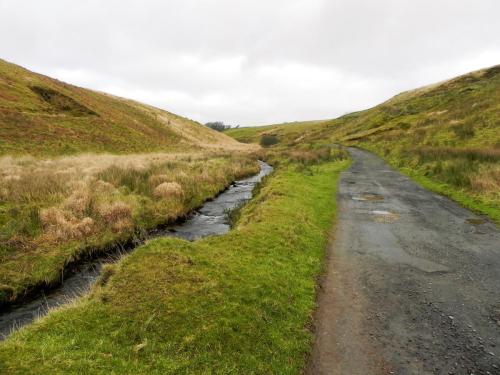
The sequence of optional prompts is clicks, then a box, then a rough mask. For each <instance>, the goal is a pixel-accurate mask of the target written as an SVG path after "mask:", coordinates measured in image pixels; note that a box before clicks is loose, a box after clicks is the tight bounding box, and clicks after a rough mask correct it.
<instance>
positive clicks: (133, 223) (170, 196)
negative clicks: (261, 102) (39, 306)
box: [0, 151, 258, 304]
mask: <svg viewBox="0 0 500 375" xmlns="http://www.w3.org/2000/svg"><path fill="white" fill-rule="evenodd" d="M0 166H1V172H0V304H1V303H2V302H6V301H12V300H15V299H16V298H18V297H19V296H22V295H23V293H24V292H25V291H26V290H29V289H30V288H33V287H36V286H38V285H41V284H50V283H51V282H53V281H55V280H58V279H59V277H60V272H61V270H62V269H63V268H64V266H65V264H66V263H67V262H69V261H72V260H74V259H75V258H78V257H79V256H81V255H82V254H86V253H88V252H89V251H92V250H95V249H98V248H102V247H104V246H108V245H110V244H113V243H116V242H119V241H125V240H127V239H129V238H131V237H132V236H133V235H135V234H137V233H138V232H141V231H145V230H148V229H151V228H154V227H156V226H158V225H160V224H164V223H167V222H171V221H173V220H175V219H177V218H179V217H182V216H183V215H185V214H186V213H188V212H189V211H190V210H192V209H193V208H196V207H198V206H200V205H201V204H202V203H203V202H204V201H205V200H207V199H209V198H212V197H214V196H215V195H216V194H217V193H218V192H219V191H221V190H223V189H224V188H225V187H226V186H227V185H228V184H229V183H230V182H232V181H234V180H235V179H238V178H241V177H243V176H247V175H250V174H254V173H257V171H258V165H257V163H256V161H255V159H254V157H252V156H250V155H242V156H236V155H234V154H229V153H224V154H222V153H215V152H206V151H205V152H203V153H191V154H186V153H184V154H172V153H170V154H136V155H126V156H117V155H103V154H101V155H80V156H72V157H63V158H57V159H36V158H29V157H24V158H12V157H4V158H0Z"/></svg>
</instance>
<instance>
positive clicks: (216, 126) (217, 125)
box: [205, 121, 231, 132]
mask: <svg viewBox="0 0 500 375" xmlns="http://www.w3.org/2000/svg"><path fill="white" fill-rule="evenodd" d="M205 126H208V127H209V128H211V129H214V130H217V131H218V132H222V131H224V130H226V129H230V128H231V125H226V124H224V123H223V122H222V121H214V122H207V123H206V124H205Z"/></svg>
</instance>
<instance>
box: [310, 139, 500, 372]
mask: <svg viewBox="0 0 500 375" xmlns="http://www.w3.org/2000/svg"><path fill="white" fill-rule="evenodd" d="M351 155H352V158H353V165H352V167H351V168H350V169H349V170H348V171H346V172H344V173H343V175H342V177H341V180H340V186H339V196H338V200H339V216H338V223H337V225H336V228H335V230H334V233H332V240H331V245H330V247H329V250H328V260H327V270H326V275H325V277H324V280H323V281H322V282H321V288H320V293H319V300H318V304H319V307H318V310H317V312H316V315H315V343H314V348H313V353H312V355H311V358H310V361H309V365H308V368H307V370H306V373H308V374H329V375H333V374H342V375H357V374H362V375H369V374H374V375H377V374H401V375H404V374H467V375H469V374H476V375H479V374H500V231H499V230H498V228H497V227H496V226H495V225H494V224H492V223H490V222H488V221H485V220H484V219H482V218H481V217H478V216H477V215H475V214H473V213H471V212H470V211H468V210H466V209H464V208H462V207H460V206H458V205H457V204H455V203H453V202H451V201H450V200H448V199H447V198H444V197H441V196H438V195H436V194H434V193H431V192H429V191H427V190H425V189H423V188H421V187H419V186H417V185H416V184H415V183H413V182H412V181H411V180H409V179H408V178H407V177H405V176H403V175H401V174H400V173H399V172H397V171H395V170H394V169H392V168H391V167H389V166H388V165H387V164H385V163H384V162H383V161H382V160H381V159H380V158H378V157H376V156H374V155H373V154H371V153H368V152H366V151H362V150H358V149H351Z"/></svg>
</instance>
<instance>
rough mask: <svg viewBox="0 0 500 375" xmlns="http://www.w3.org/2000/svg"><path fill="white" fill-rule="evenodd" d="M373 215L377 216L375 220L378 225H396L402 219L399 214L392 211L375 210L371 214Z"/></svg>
mask: <svg viewBox="0 0 500 375" xmlns="http://www.w3.org/2000/svg"><path fill="white" fill-rule="evenodd" d="M371 214H372V215H375V217H374V220H375V221H376V222H377V223H394V222H395V221H397V220H399V218H400V216H399V215H398V214H397V213H394V212H390V211H380V210H374V211H372V212H371Z"/></svg>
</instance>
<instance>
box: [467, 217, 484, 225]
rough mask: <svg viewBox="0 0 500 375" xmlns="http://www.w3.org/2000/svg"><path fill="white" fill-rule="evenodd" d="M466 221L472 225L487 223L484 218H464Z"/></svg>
mask: <svg viewBox="0 0 500 375" xmlns="http://www.w3.org/2000/svg"><path fill="white" fill-rule="evenodd" d="M465 221H466V222H467V223H469V224H472V225H481V224H485V223H487V221H486V220H484V219H479V218H471V219H467V220H465Z"/></svg>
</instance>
